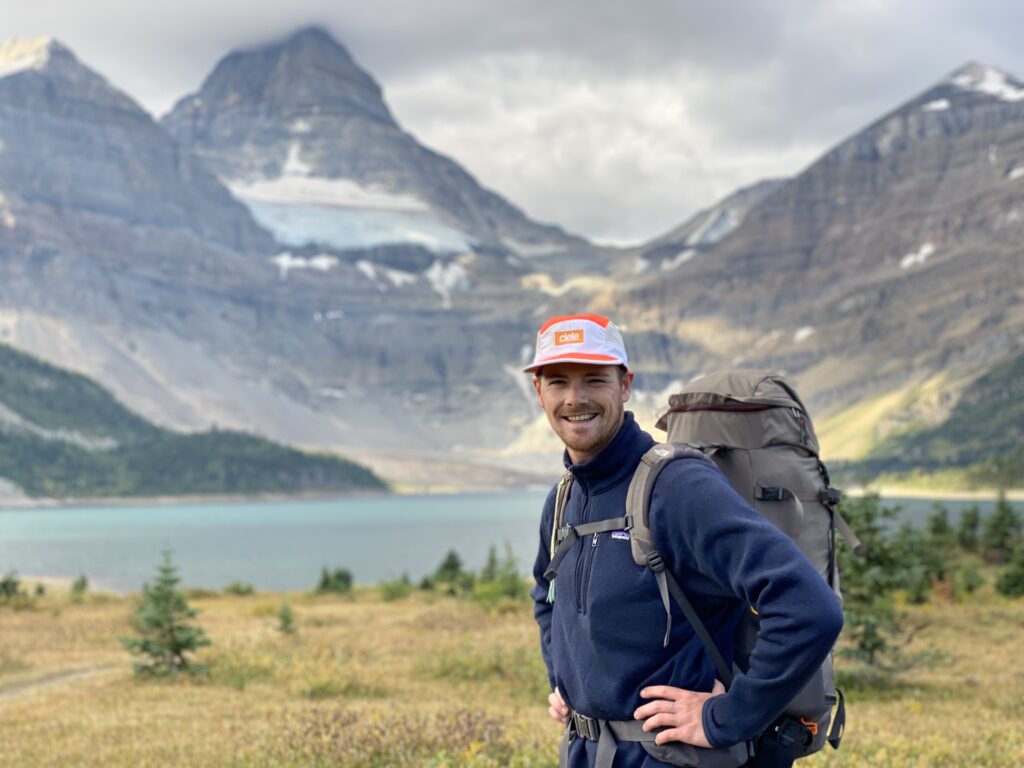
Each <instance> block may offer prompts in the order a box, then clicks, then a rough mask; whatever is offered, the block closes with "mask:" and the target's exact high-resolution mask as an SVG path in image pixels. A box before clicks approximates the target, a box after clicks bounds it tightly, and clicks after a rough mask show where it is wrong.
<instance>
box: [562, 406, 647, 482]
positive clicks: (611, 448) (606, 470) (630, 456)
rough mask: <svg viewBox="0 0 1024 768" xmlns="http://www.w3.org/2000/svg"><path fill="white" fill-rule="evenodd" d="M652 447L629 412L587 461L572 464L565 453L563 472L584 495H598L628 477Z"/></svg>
mask: <svg viewBox="0 0 1024 768" xmlns="http://www.w3.org/2000/svg"><path fill="white" fill-rule="evenodd" d="M652 445H654V438H652V437H651V436H650V435H648V434H647V433H646V432H644V431H643V430H642V429H640V426H639V425H638V424H637V423H636V419H634V418H633V414H632V412H630V411H626V418H625V420H624V421H623V422H622V426H621V427H619V431H618V432H617V433H616V434H615V437H613V438H612V441H611V442H610V443H608V445H606V446H605V447H604V449H603V450H602V451H601V452H600V453H599V454H597V456H595V457H594V458H593V459H591V460H590V461H585V462H583V463H582V464H573V463H572V460H571V459H570V458H569V452H568V451H565V452H564V453H563V454H562V461H563V462H564V464H565V467H566V469H568V470H569V471H570V472H572V475H573V479H574V480H575V481H576V482H577V483H579V484H581V485H582V486H583V487H584V488H586V490H587V492H588V493H601V492H602V491H605V490H607V489H609V488H611V487H613V486H615V485H618V484H619V483H620V482H622V481H623V480H624V479H626V478H628V477H632V475H633V472H634V471H635V470H636V466H637V464H639V463H640V457H641V456H643V455H644V453H645V452H646V451H647V449H648V448H650V447H651V446H652Z"/></svg>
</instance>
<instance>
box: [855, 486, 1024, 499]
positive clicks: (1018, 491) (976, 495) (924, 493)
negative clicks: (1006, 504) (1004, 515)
mask: <svg viewBox="0 0 1024 768" xmlns="http://www.w3.org/2000/svg"><path fill="white" fill-rule="evenodd" d="M842 491H843V493H844V494H846V495H847V496H855V497H860V496H866V495H867V494H869V493H877V494H878V495H879V496H880V497H881V498H882V499H883V500H888V499H894V500H899V499H935V500H936V501H995V500H996V499H997V498H999V489H997V488H987V489H979V490H973V491H941V490H929V489H927V488H913V487H909V488H908V487H903V486H899V485H881V486H877V487H863V486H853V487H850V488H844V489H842ZM1005 493H1006V500H1007V501H1010V502H1020V501H1024V488H1012V489H1009V490H1007V491H1006V492H1005Z"/></svg>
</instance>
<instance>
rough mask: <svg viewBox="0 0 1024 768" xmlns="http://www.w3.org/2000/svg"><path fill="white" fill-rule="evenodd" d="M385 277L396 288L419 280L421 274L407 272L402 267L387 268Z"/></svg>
mask: <svg viewBox="0 0 1024 768" xmlns="http://www.w3.org/2000/svg"><path fill="white" fill-rule="evenodd" d="M384 277H386V278H387V279H388V280H389V281H390V282H391V284H392V285H393V286H395V288H401V287H402V286H403V285H410V284H412V283H415V282H416V281H417V280H419V275H414V274H413V273H412V272H405V271H403V270H401V269H385V270H384Z"/></svg>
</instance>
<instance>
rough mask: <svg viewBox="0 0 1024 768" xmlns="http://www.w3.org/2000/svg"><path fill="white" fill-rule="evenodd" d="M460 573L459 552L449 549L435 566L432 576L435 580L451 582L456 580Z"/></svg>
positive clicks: (460, 561) (460, 559) (460, 560)
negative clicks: (435, 569)
mask: <svg viewBox="0 0 1024 768" xmlns="http://www.w3.org/2000/svg"><path fill="white" fill-rule="evenodd" d="M461 575H462V558H461V557H459V553H458V552H456V551H455V550H454V549H449V550H448V554H446V555H445V556H444V560H442V561H441V564H440V565H439V566H437V571H435V572H434V578H435V579H436V580H437V581H447V582H453V581H456V580H458V578H459V576H461Z"/></svg>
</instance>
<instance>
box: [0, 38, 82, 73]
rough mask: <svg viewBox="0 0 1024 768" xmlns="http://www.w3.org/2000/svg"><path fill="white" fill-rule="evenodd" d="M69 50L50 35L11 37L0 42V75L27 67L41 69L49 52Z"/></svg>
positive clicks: (46, 60)
mask: <svg viewBox="0 0 1024 768" xmlns="http://www.w3.org/2000/svg"><path fill="white" fill-rule="evenodd" d="M51 52H52V53H56V54H57V55H61V54H67V55H70V52H69V51H68V50H67V49H66V48H65V47H64V46H62V45H61V44H60V43H58V42H57V41H56V40H54V39H53V38H52V37H12V38H10V39H8V40H4V41H2V42H0V77H5V76H7V75H12V74H14V73H16V72H23V71H25V70H29V69H36V70H38V69H42V68H43V67H44V66H46V64H47V62H48V61H49V59H50V54H51Z"/></svg>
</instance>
